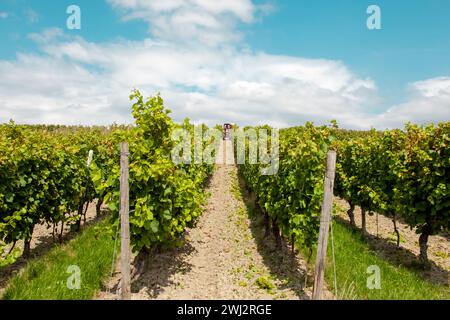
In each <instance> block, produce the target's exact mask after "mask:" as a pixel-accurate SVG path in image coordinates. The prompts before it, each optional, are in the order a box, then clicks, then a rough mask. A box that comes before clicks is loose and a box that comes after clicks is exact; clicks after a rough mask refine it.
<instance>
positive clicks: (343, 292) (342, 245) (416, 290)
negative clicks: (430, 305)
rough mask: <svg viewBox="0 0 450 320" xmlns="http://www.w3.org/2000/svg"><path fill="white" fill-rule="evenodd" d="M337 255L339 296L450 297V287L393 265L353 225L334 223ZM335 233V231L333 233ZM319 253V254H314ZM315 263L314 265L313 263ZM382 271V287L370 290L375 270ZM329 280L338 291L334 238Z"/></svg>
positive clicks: (377, 297) (390, 298)
mask: <svg viewBox="0 0 450 320" xmlns="http://www.w3.org/2000/svg"><path fill="white" fill-rule="evenodd" d="M333 233H334V246H335V257H336V271H337V276H336V278H337V287H338V296H337V298H338V299H358V300H379V299H381V300H422V299H424V300H441V299H445V300H448V299H450V288H449V286H444V285H438V284H433V283H431V282H430V281H428V280H426V279H424V278H423V277H421V275H420V274H419V270H416V271H415V270H411V269H407V268H406V267H404V266H401V265H393V264H391V263H390V262H388V261H386V260H384V259H383V258H382V257H380V256H379V255H378V254H377V252H375V251H373V250H371V249H370V245H369V243H368V240H367V239H365V238H364V237H363V236H362V235H361V233H360V232H358V231H357V230H353V229H352V228H350V226H349V225H347V224H345V223H342V222H336V221H334V223H333ZM330 235H331V234H330ZM314 256H315V255H314ZM312 265H314V264H312ZM370 266H377V267H378V268H379V271H380V280H381V282H380V284H381V288H380V289H369V288H368V280H369V283H371V284H373V283H374V282H373V281H372V280H373V278H370V277H371V276H373V275H374V272H373V270H370V269H369V271H368V268H369V267H370ZM325 279H326V281H327V283H328V287H329V288H330V290H333V292H334V285H333V283H334V274H333V265H332V255H331V241H330V243H329V245H328V255H327V267H326V272H325Z"/></svg>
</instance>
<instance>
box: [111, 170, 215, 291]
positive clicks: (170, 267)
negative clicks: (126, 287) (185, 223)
mask: <svg viewBox="0 0 450 320" xmlns="http://www.w3.org/2000/svg"><path fill="white" fill-rule="evenodd" d="M211 177H212V176H210V177H209V178H208V179H207V180H206V181H205V183H204V188H205V189H208V187H209V185H210V184H211ZM194 227H195V226H194ZM185 238H186V237H185ZM194 252H195V248H194V247H193V246H192V245H191V244H190V243H189V242H188V241H185V242H184V244H183V246H182V247H179V248H168V249H155V250H153V251H152V252H150V253H149V254H148V255H147V256H146V257H145V258H144V261H143V262H142V261H139V259H135V260H134V262H133V269H141V270H142V271H140V272H137V273H136V276H135V277H134V279H132V283H131V292H132V293H138V292H140V291H141V290H142V289H143V288H146V290H147V294H148V295H149V297H150V298H151V299H156V298H157V297H158V296H159V295H160V294H161V293H162V292H163V291H164V288H166V287H169V286H171V285H174V283H173V281H171V280H170V279H171V278H172V276H173V275H174V274H177V273H182V274H185V273H188V272H189V271H190V270H191V269H192V266H191V265H190V264H189V263H187V262H186V259H185V257H186V256H188V255H191V254H192V253H194ZM142 263H143V265H140V264H142ZM175 285H176V284H175ZM118 286H119V283H116V284H115V285H114V287H113V288H112V289H111V291H112V292H116V291H117V289H118Z"/></svg>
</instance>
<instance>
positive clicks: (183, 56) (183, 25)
mask: <svg viewBox="0 0 450 320" xmlns="http://www.w3.org/2000/svg"><path fill="white" fill-rule="evenodd" d="M109 2H110V3H111V4H112V5H113V6H114V7H115V8H117V9H118V10H121V11H123V14H124V17H126V18H128V19H131V18H135V19H138V18H139V19H144V20H145V21H148V23H149V25H151V29H150V30H151V37H149V38H148V39H144V40H142V41H127V40H120V41H115V42H109V43H92V42H88V41H86V40H85V39H83V38H80V37H72V36H69V35H68V34H64V33H63V31H62V30H60V29H56V28H53V29H48V30H45V31H43V32H41V33H39V34H31V35H29V38H30V39H31V40H33V41H35V42H36V44H37V45H38V46H39V47H40V49H41V53H40V54H39V55H37V54H20V55H19V56H18V58H17V59H16V60H14V61H1V60H0V74H2V77H0V122H4V121H8V120H9V119H10V118H13V119H15V120H18V121H19V122H28V123H64V124H81V123H83V124H94V123H99V124H109V123H112V122H119V123H123V122H130V121H131V120H132V119H131V115H130V109H129V106H130V103H129V102H128V101H127V97H128V94H129V92H130V90H131V89H132V88H135V87H136V88H139V89H141V90H142V91H143V92H144V93H145V94H147V95H150V94H154V93H155V92H158V91H159V92H161V93H162V96H163V98H164V99H165V100H166V103H167V106H168V107H169V108H170V109H172V110H173V115H174V117H175V119H176V120H182V119H183V118H184V117H189V118H191V119H192V120H193V121H195V122H197V123H198V122H206V123H208V124H210V125H212V124H216V123H221V122H236V123H239V124H242V125H246V124H262V123H269V124H272V125H277V126H290V125H298V124H301V123H304V122H306V121H314V122H315V123H317V124H324V123H329V121H330V120H331V119H336V120H338V122H339V124H340V125H341V126H343V127H349V128H370V127H371V126H375V127H379V128H381V127H385V126H388V127H391V126H402V124H403V123H404V122H405V121H407V120H411V121H415V122H421V121H423V120H427V121H428V120H433V121H437V120H448V119H449V113H448V110H449V109H448V106H449V104H448V101H449V100H448V96H449V88H450V86H449V82H450V81H449V78H437V79H430V80H426V81H422V82H416V83H414V84H412V85H411V98H410V101H408V102H407V103H405V104H402V105H398V106H395V107H393V108H391V109H390V110H389V111H388V112H386V113H384V114H379V115H376V116H373V114H374V111H373V110H374V109H373V108H374V107H375V106H376V105H377V103H378V102H379V101H380V97H379V96H378V90H377V86H376V84H375V83H374V82H373V81H372V80H371V79H368V78H361V77H359V76H357V75H356V74H355V73H354V72H352V71H351V70H350V69H349V68H348V67H347V66H346V65H345V64H344V63H342V62H340V61H333V60H324V59H304V58H300V57H292V56H283V55H271V54H267V53H264V52H252V51H251V50H250V49H248V48H245V43H244V42H242V41H238V39H239V38H240V36H239V34H238V32H237V28H236V23H238V22H242V23H251V22H253V21H254V20H255V17H256V15H257V13H258V10H259V11H264V10H266V11H267V10H268V9H267V8H265V9H264V10H263V9H261V8H264V7H261V6H255V5H254V4H252V3H251V2H250V1H248V0H241V1H238V0H235V1H226V2H225V1H224V2H211V1H206V0H187V1H181V0H166V1H147V0H145V1H144V0H109ZM213 4H214V5H213ZM189 26H190V27H189ZM189 28H190V29H189ZM178 29H180V30H178ZM183 36H186V38H185V39H181V38H182V37H183ZM180 37H181V38H180ZM186 40H190V41H186ZM208 41H209V42H208ZM242 48H244V49H242ZM3 75H4V76H3ZM430 111H432V113H430Z"/></svg>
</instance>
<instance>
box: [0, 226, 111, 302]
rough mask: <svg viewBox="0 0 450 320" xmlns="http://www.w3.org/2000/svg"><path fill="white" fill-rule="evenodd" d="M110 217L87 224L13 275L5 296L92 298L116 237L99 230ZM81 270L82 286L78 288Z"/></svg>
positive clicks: (14, 298) (30, 298) (109, 260)
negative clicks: (65, 241) (73, 236)
mask: <svg viewBox="0 0 450 320" xmlns="http://www.w3.org/2000/svg"><path fill="white" fill-rule="evenodd" d="M107 223H109V218H106V219H105V220H103V221H101V222H99V223H97V224H95V225H90V226H88V227H86V228H85V229H84V230H83V231H82V233H81V234H80V235H79V236H77V237H76V238H75V239H72V240H71V241H70V242H68V243H67V244H64V245H58V246H56V247H54V248H53V249H52V250H50V251H49V252H48V253H47V254H46V255H45V256H43V257H40V258H37V259H35V260H32V261H30V262H29V263H28V264H27V266H26V267H25V268H24V270H23V272H21V273H20V274H17V275H15V276H13V278H12V279H11V281H10V283H9V285H8V287H7V289H6V290H5V293H4V295H3V297H2V299H5V300H89V299H92V298H93V296H94V294H95V293H96V292H97V291H98V290H99V289H100V288H101V286H102V281H103V280H105V278H106V277H107V276H108V273H109V271H110V268H111V259H112V255H113V251H114V240H113V239H112V237H111V236H110V234H108V233H103V232H99V230H98V228H97V227H99V228H101V227H103V226H105V225H106V224H107ZM77 274H79V276H80V277H79V279H80V281H79V288H77V278H76V277H77Z"/></svg>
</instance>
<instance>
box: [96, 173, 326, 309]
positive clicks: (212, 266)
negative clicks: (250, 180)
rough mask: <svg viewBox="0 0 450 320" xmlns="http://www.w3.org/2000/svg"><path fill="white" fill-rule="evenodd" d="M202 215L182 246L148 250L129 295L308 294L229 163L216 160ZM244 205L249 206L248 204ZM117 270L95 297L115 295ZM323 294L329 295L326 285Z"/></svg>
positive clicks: (300, 272)
mask: <svg viewBox="0 0 450 320" xmlns="http://www.w3.org/2000/svg"><path fill="white" fill-rule="evenodd" d="M207 191H208V192H209V194H210V197H209V200H208V203H207V204H206V206H205V209H204V212H203V214H202V217H201V218H200V220H199V221H198V223H197V225H196V227H195V228H193V229H189V230H187V234H186V242H185V245H184V246H183V247H182V248H179V249H173V250H169V251H166V252H163V253H155V254H153V255H152V256H151V257H150V259H149V261H148V265H147V268H146V270H145V271H144V272H143V273H142V274H141V275H140V276H139V277H138V278H137V279H136V280H135V281H134V282H133V283H132V299H136V300H147V299H173V300H180V299H194V300H196V299H223V300H232V299H243V300H250V299H309V298H310V296H311V289H312V288H311V286H312V284H311V277H308V281H307V285H306V287H305V277H304V274H305V266H306V263H305V261H303V260H302V259H301V258H299V257H298V256H297V257H295V258H294V257H293V256H292V255H291V253H290V252H289V250H288V249H287V248H284V249H283V250H279V249H276V248H275V245H274V242H273V240H272V239H270V238H266V239H265V238H264V237H263V233H264V230H263V226H262V223H261V219H260V218H257V216H253V218H251V217H250V215H249V213H251V212H252V211H253V210H252V208H251V206H252V204H251V203H250V202H245V201H244V199H248V198H249V197H248V196H243V195H242V193H241V188H240V186H239V182H238V175H237V168H236V166H234V165H218V166H217V168H216V170H215V173H214V175H213V176H212V178H211V181H210V184H209V186H208V190H207ZM247 206H249V207H247ZM119 281H120V274H119V272H116V274H115V276H114V277H113V278H112V279H111V280H110V282H109V283H108V284H107V286H106V287H105V289H104V291H103V292H101V293H100V294H99V296H98V297H97V298H98V299H117V298H118V296H117V295H116V294H115V293H116V288H117V285H118V282H119ZM325 296H326V297H327V298H330V297H332V295H331V294H330V293H329V291H326V292H325Z"/></svg>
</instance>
